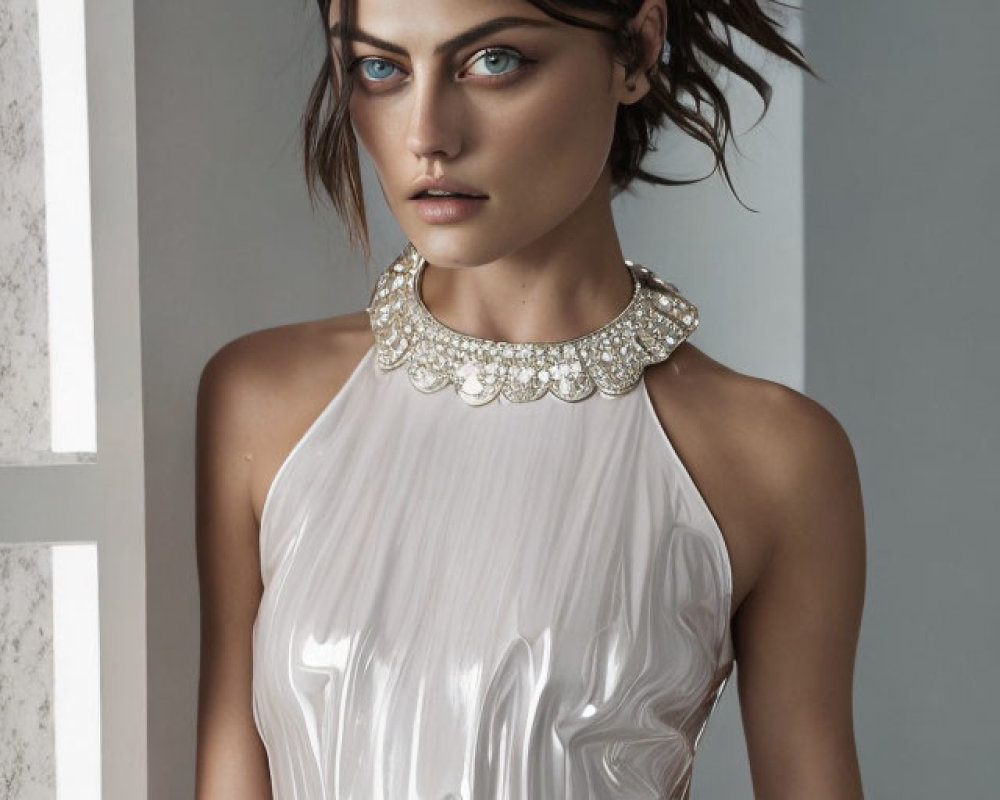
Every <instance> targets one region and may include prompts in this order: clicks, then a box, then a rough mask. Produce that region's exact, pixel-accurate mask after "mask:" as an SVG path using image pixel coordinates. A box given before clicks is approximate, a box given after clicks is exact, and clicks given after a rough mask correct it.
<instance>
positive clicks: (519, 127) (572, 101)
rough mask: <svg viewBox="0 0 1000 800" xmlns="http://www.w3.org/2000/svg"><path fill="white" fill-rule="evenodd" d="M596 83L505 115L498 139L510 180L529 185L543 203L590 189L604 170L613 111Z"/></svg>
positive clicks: (550, 94)
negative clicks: (500, 140) (501, 132)
mask: <svg viewBox="0 0 1000 800" xmlns="http://www.w3.org/2000/svg"><path fill="white" fill-rule="evenodd" d="M600 85H601V84H600V81H599V80H598V79H594V80H591V81H580V82H577V83H575V84H574V85H573V86H572V88H571V90H570V91H566V90H565V85H564V86H563V89H562V90H561V91H552V92H544V93H541V94H539V95H538V96H536V97H534V98H532V99H531V101H530V102H528V103H525V104H524V105H523V106H521V107H519V108H518V109H516V110H514V111H513V113H507V114H505V121H504V123H503V126H502V128H503V136H502V137H499V138H502V141H503V142H505V143H506V144H505V145H504V149H505V151H506V152H505V158H504V160H505V162H506V164H508V165H509V170H508V172H507V174H508V175H509V176H510V179H511V180H514V181H519V182H520V183H521V188H523V182H524V181H530V182H531V183H532V185H533V188H535V187H536V188H537V192H538V195H534V194H533V196H536V197H537V198H538V199H539V200H542V201H551V200H555V199H557V198H558V197H559V196H560V195H562V194H565V193H569V194H571V195H576V194H578V193H579V192H580V191H581V190H584V191H586V190H589V189H590V188H591V187H592V186H593V184H594V183H595V182H596V181H597V179H598V177H599V176H600V174H601V171H602V170H603V168H604V164H605V161H606V160H607V157H608V153H609V151H610V148H611V142H612V139H613V135H614V122H615V107H614V102H613V99H612V98H610V97H609V96H608V95H607V93H606V92H600V91H595V87H599V86H600Z"/></svg>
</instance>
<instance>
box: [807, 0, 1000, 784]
mask: <svg viewBox="0 0 1000 800" xmlns="http://www.w3.org/2000/svg"><path fill="white" fill-rule="evenodd" d="M860 8H861V4H859V3H813V4H811V5H810V8H809V11H808V14H807V15H806V36H805V38H806V45H807V48H808V50H809V52H810V54H811V56H812V58H813V59H814V62H815V64H816V67H817V69H818V70H819V71H820V72H821V73H822V74H823V75H824V77H825V78H826V80H827V81H828V85H823V84H819V83H816V82H809V83H807V88H806V96H805V97H806V103H805V111H806V125H805V135H806V150H805V153H806V160H805V164H806V184H805V186H806V265H807V271H806V321H807V322H806V334H807V335H806V344H807V347H806V354H807V360H806V367H807V369H806V387H807V389H808V391H809V394H810V395H812V396H813V397H815V398H816V399H817V400H819V401H820V402H822V403H824V404H826V405H827V407H829V408H830V409H831V410H832V411H833V412H834V413H835V414H836V415H837V416H838V418H839V419H840V420H841V422H842V423H843V424H844V426H845V428H846V429H847V431H848V433H849V434H850V435H851V437H852V439H853V441H854V445H855V449H856V452H857V455H858V460H859V466H860V470H861V478H862V482H863V487H864V492H865V501H866V502H865V507H866V514H867V521H868V555H869V573H868V595H867V605H866V610H865V620H864V624H863V626H862V635H861V645H860V654H859V659H858V668H857V680H856V689H857V694H856V701H857V702H856V715H857V730H858V743H859V749H860V752H861V762H862V764H861V765H862V771H863V774H864V779H865V788H866V790H867V792H868V796H870V797H875V798H877V797H906V798H913V799H914V800H918V798H927V799H928V800H930V798H939V797H962V798H987V797H996V793H997V786H998V785H1000V759H998V758H997V753H998V751H1000V737H998V734H997V719H998V718H1000V693H998V692H997V690H996V686H995V683H996V676H997V667H996V664H997V659H998V657H1000V601H998V599H997V583H996V574H997V564H1000V536H998V533H1000V513H998V500H997V497H998V493H997V489H998V486H1000V468H998V466H997V453H998V452H1000V426H998V424H997V409H998V408H1000V344H998V334H997V327H996V325H997V319H998V314H997V305H996V298H997V296H998V295H1000V269H998V260H1000V259H998V255H997V254H998V251H1000V225H998V220H1000V201H998V199H997V187H998V185H1000V157H998V154H997V146H996V145H997V141H998V136H1000V103H998V97H1000V94H998V92H997V81H998V80H1000V50H998V48H997V41H998V38H1000V4H997V3H996V2H994V1H993V0H966V2H962V3H932V2H920V3H914V2H911V1H907V0H879V2H876V3H865V4H864V6H863V13H859V9H860Z"/></svg>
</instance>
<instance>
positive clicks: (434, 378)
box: [366, 242, 698, 406]
mask: <svg viewBox="0 0 1000 800" xmlns="http://www.w3.org/2000/svg"><path fill="white" fill-rule="evenodd" d="M425 263H426V261H425V260H424V258H423V257H422V256H421V255H420V254H419V253H418V252H417V250H416V248H415V247H414V246H413V244H412V242H411V243H408V244H407V246H406V247H405V248H404V250H403V252H402V253H400V255H399V256H398V257H397V258H396V260H395V261H393V263H392V264H390V265H389V266H388V267H387V268H386V269H385V270H384V271H383V272H382V274H381V275H379V277H378V279H377V281H376V283H375V287H374V289H373V290H372V295H371V299H370V300H369V303H368V306H367V307H366V311H368V314H369V317H370V320H371V328H372V332H373V333H374V335H375V345H376V363H377V364H378V365H379V367H380V368H381V369H383V370H391V369H396V368H397V367H401V366H403V365H405V366H406V372H407V374H408V375H409V378H410V382H411V383H412V384H413V385H414V386H415V387H416V388H417V389H419V390H420V391H422V392H428V393H429V392H436V391H438V390H439V389H442V388H444V387H445V386H447V385H448V384H451V385H453V386H454V387H455V392H456V393H457V394H458V396H459V397H460V398H462V400H464V401H465V402H466V403H468V404H469V405H473V406H479V405H483V404H485V403H489V402H490V401H492V400H495V399H496V398H497V397H499V396H500V395H501V394H503V396H504V397H505V398H507V399H508V400H510V401H511V402H515V403H524V402H528V401H531V400H537V399H539V398H540V397H542V396H544V395H545V394H546V393H547V392H551V393H552V394H553V395H555V396H556V397H558V398H559V399H561V400H565V401H567V402H576V401H578V400H583V399H584V398H586V397H589V396H590V395H591V394H592V393H593V392H594V390H595V389H597V390H600V391H601V392H602V393H604V394H606V395H610V396H614V395H620V394H625V393H626V392H628V391H630V390H631V389H633V388H634V387H635V386H636V385H637V384H638V382H639V379H640V378H641V376H642V372H643V370H644V369H645V368H646V367H647V366H648V365H649V364H655V363H658V362H660V361H664V360H665V359H666V358H667V357H668V356H669V355H670V354H671V353H672V352H673V351H674V349H675V348H676V347H677V345H679V344H680V343H681V342H683V341H684V340H685V339H686V338H687V337H688V336H690V335H691V334H692V333H693V332H694V330H695V329H696V328H697V327H698V309H697V307H696V306H694V305H693V304H692V303H691V302H690V301H688V300H687V299H685V298H684V297H683V296H681V294H680V292H679V290H678V289H677V287H676V286H675V285H674V284H672V283H670V282H668V281H664V280H662V279H660V278H659V277H658V276H657V275H656V274H655V273H653V272H652V271H650V270H649V269H647V268H646V267H644V266H642V265H641V264H635V263H633V262H631V261H628V260H626V261H625V264H626V265H627V266H628V268H629V271H630V272H631V274H632V285H633V291H632V299H631V300H630V301H629V304H628V306H627V307H626V308H625V309H624V311H622V312H621V313H620V314H619V315H618V316H617V317H615V318H614V319H613V320H611V322H609V323H608V324H607V325H604V326H603V327H601V328H598V329H597V330H594V331H591V332H589V333H586V334H584V335H583V336H578V337H577V338H575V339H566V340H563V341H560V342H503V341H494V340H492V339H481V338H478V337H476V336H469V335H466V334H464V333H461V332H459V331H455V330H452V329H451V328H449V327H447V326H446V325H444V323H441V322H438V320H437V319H436V318H435V317H434V316H433V315H432V314H431V313H430V311H429V310H428V309H427V307H426V306H425V305H424V303H423V300H422V299H421V297H420V295H419V292H418V290H417V286H418V281H419V277H420V272H421V270H422V269H423V266H424V264H425Z"/></svg>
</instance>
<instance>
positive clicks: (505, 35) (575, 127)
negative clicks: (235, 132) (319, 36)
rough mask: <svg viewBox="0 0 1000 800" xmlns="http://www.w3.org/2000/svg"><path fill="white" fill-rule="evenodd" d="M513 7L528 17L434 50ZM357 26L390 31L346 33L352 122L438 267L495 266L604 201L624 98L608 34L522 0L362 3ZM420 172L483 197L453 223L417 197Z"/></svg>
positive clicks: (399, 212) (396, 210) (513, 13)
mask: <svg viewBox="0 0 1000 800" xmlns="http://www.w3.org/2000/svg"><path fill="white" fill-rule="evenodd" d="M332 5H333V6H334V8H333V9H332V11H331V14H333V15H336V14H337V13H338V11H337V8H336V7H337V5H338V4H337V3H333V4H332ZM573 13H574V14H576V15H579V16H585V17H587V18H589V19H593V20H594V21H600V22H602V23H603V24H605V25H607V24H608V22H609V19H608V18H607V17H601V16H597V15H595V14H593V13H589V14H586V13H584V14H581V12H579V11H577V10H576V9H574V10H573ZM506 17H516V18H519V19H521V20H526V21H527V22H525V23H524V24H517V25H511V26H509V27H506V26H505V27H502V28H501V29H494V30H493V32H490V33H487V34H486V35H483V36H478V37H475V38H474V39H465V40H464V41H462V42H460V43H459V44H458V45H457V46H449V47H447V48H446V49H444V50H441V51H440V52H435V51H436V49H437V47H438V46H439V45H441V44H443V43H445V42H447V41H448V40H450V39H452V38H454V37H458V36H460V35H461V34H464V33H466V32H468V31H470V30H471V29H474V28H476V27H478V26H481V25H483V24H485V23H489V22H491V21H494V20H497V19H498V18H506ZM336 19H337V17H336V16H333V17H331V22H335V21H336ZM355 27H356V28H357V29H359V30H360V31H362V32H364V33H365V34H370V35H372V36H374V37H377V38H378V39H380V40H383V41H382V44H381V46H380V45H378V44H373V43H370V42H366V41H360V40H353V41H350V42H349V52H348V54H347V58H348V63H349V64H350V63H351V62H352V61H353V64H354V65H353V67H352V68H351V69H352V72H353V73H354V80H355V88H354V91H353V94H352V96H351V99H350V113H351V117H352V120H353V124H354V129H355V132H356V134H357V136H358V138H359V139H360V140H361V142H362V144H363V146H364V147H365V149H366V150H367V151H368V153H369V154H370V156H371V158H372V161H373V163H374V166H375V169H376V172H377V174H378V178H379V182H380V184H381V186H382V191H383V193H384V195H385V197H386V201H387V203H388V205H389V207H390V209H391V210H392V212H393V214H394V215H395V217H396V219H397V220H398V222H399V224H400V227H401V228H402V229H403V232H404V233H405V234H406V236H407V237H408V238H409V239H410V240H411V241H412V242H413V243H414V245H415V246H416V247H417V249H418V251H420V252H422V253H424V254H425V255H426V256H427V258H428V260H430V261H431V262H432V263H435V264H439V265H460V264H480V263H487V262H490V261H494V260H497V259H499V258H501V257H503V256H504V255H506V254H508V253H512V252H515V251H518V250H520V249H521V248H523V247H526V246H528V245H530V244H532V243H533V242H536V241H537V240H539V239H541V237H545V236H546V235H549V236H550V237H551V236H555V237H558V236H561V235H567V236H572V235H574V223H576V224H579V223H580V221H581V220H582V218H583V217H584V216H585V214H584V213H583V212H582V211H581V209H583V208H590V209H591V210H592V209H593V204H594V203H604V204H609V203H610V194H609V190H610V181H609V172H608V170H607V169H606V161H607V157H608V153H609V151H610V149H611V142H612V136H613V133H614V124H615V113H616V109H617V107H618V105H619V103H620V102H621V100H622V99H623V98H624V97H625V94H624V93H623V89H622V84H623V78H624V71H623V68H622V67H621V66H620V65H617V64H614V63H613V60H612V47H611V45H612V40H611V37H610V36H608V35H607V34H604V33H601V32H599V31H594V30H589V29H585V28H580V27H576V26H571V25H567V24H564V23H561V22H558V21H557V20H554V19H552V18H551V17H549V16H547V15H546V14H544V13H543V12H541V11H540V10H538V9H536V8H535V7H534V6H532V5H531V4H530V3H527V2H525V1H524V0H475V1H474V2H470V0H356V20H355ZM390 45H391V47H390ZM333 46H334V47H336V48H339V40H338V38H337V37H334V38H333ZM394 48H398V49H399V50H402V51H405V52H398V51H397V50H396V49H394ZM359 59H360V60H359ZM426 176H431V177H440V176H444V177H446V178H452V179H454V180H457V181H459V182H461V183H463V184H465V185H466V186H468V187H471V188H472V189H474V190H475V192H476V193H478V194H480V195H486V196H487V197H486V199H485V200H479V201H471V202H470V203H468V205H470V206H471V207H472V208H471V211H469V210H468V209H466V214H465V215H464V217H463V218H461V219H459V220H456V219H454V218H451V219H448V220H442V219H441V218H440V217H436V218H435V217H434V215H435V214H439V213H440V212H442V211H446V210H447V209H446V205H447V203H441V202H440V201H434V200H425V201H420V202H418V201H415V200H413V199H411V198H412V195H413V194H414V193H415V192H416V191H417V190H418V188H419V187H418V186H417V181H418V179H420V178H421V177H426ZM588 200H589V201H590V202H589V204H587V201H588ZM448 202H451V203H452V204H455V201H448ZM585 204H587V205H585ZM574 212H577V213H576V215H575V216H574ZM548 243H549V244H555V243H556V240H551V239H550V240H548Z"/></svg>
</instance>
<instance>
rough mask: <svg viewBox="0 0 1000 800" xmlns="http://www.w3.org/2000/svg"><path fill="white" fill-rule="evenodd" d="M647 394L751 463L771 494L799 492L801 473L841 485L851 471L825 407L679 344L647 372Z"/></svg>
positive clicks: (842, 438)
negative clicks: (683, 411) (700, 424)
mask: <svg viewBox="0 0 1000 800" xmlns="http://www.w3.org/2000/svg"><path fill="white" fill-rule="evenodd" d="M650 373H651V377H650V380H649V382H648V383H649V385H650V391H651V393H654V392H657V393H659V394H660V395H661V396H662V397H663V398H664V402H665V403H670V404H674V405H676V406H684V407H686V408H687V409H688V411H689V412H690V413H694V412H695V411H696V410H697V413H698V415H699V418H700V419H701V420H702V421H704V422H705V423H706V435H710V434H709V432H708V427H709V426H708V421H709V420H711V426H710V427H711V428H712V429H714V430H715V431H716V433H715V434H714V435H715V436H716V437H717V441H715V442H714V443H715V444H716V445H719V446H720V447H721V448H722V449H723V450H725V451H726V452H728V453H730V454H731V455H737V454H739V455H740V456H741V459H740V460H741V461H744V462H746V463H753V464H754V466H755V474H756V475H757V476H758V479H759V480H763V481H765V482H766V483H767V485H768V486H769V487H770V488H771V489H774V490H776V491H778V490H781V489H782V488H783V487H784V488H785V489H788V488H790V487H794V488H800V487H801V482H802V480H803V474H804V473H803V471H804V470H808V472H809V473H810V474H812V475H813V477H822V476H824V475H825V476H826V477H829V478H831V479H842V478H844V477H845V475H844V473H845V471H846V472H848V473H850V472H853V471H854V469H855V462H854V451H853V448H852V446H851V443H850V440H849V438H848V436H847V434H846V432H845V431H844V428H843V426H842V425H841V424H840V422H839V421H838V420H837V418H836V417H835V416H834V415H833V414H832V413H831V412H830V411H829V410H828V409H826V408H825V407H824V406H823V405H821V404H820V403H818V402H817V401H815V400H813V399H812V398H810V397H809V396H808V395H805V394H803V393H802V392H799V391H797V390H796V389H793V388H791V387H789V386H786V385H785V384H782V383H778V382H776V381H771V380H767V379H765V378H759V377H755V376H752V375H746V374H744V373H741V372H738V371H736V370H734V369H732V368H730V367H728V366H726V365H724V364H722V363H721V362H719V361H716V360H715V359H713V358H711V357H710V356H708V355H707V354H706V353H704V352H703V351H702V350H699V349H698V348H696V347H695V346H694V345H692V344H690V343H689V342H684V343H683V344H682V345H681V346H680V347H678V349H677V350H676V351H675V353H674V355H673V356H672V357H671V358H670V359H668V360H667V361H665V362H663V363H661V364H658V365H656V366H654V367H651V368H650Z"/></svg>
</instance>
